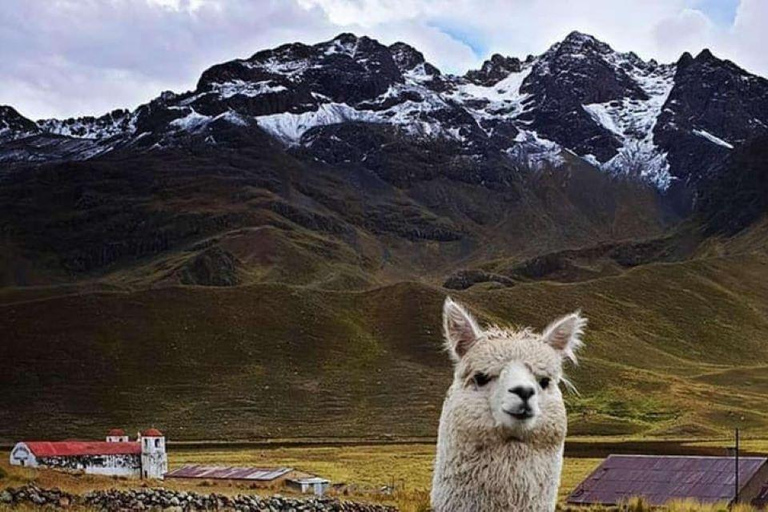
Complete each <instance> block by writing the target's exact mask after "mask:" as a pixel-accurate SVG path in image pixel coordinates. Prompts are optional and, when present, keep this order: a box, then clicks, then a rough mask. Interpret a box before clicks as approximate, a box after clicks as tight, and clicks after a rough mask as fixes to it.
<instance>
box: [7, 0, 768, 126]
mask: <svg viewBox="0 0 768 512" xmlns="http://www.w3.org/2000/svg"><path fill="white" fill-rule="evenodd" d="M571 30H580V31H582V32H587V33H590V34H592V35H594V36H596V37H598V38H599V39H602V40H603V41H605V42H607V43H609V44H611V45H612V46H613V47H614V48H616V49H618V50H621V51H628V50H633V51H635V52H636V53H638V54H639V55H640V56H642V57H644V58H650V57H654V58H656V59H657V60H661V61H664V62H671V61H674V60H676V59H677V57H678V56H679V55H680V53H682V52H683V51H685V50H688V51H690V52H691V53H694V54H696V53H697V52H698V51H699V50H701V49H702V48H705V47H709V48H711V49H712V51H713V52H714V53H715V54H716V55H718V56H720V57H724V58H729V59H731V60H733V61H735V62H736V63H738V64H739V65H741V66H742V67H745V68H746V69H748V70H749V71H752V72H754V73H758V74H761V75H763V76H768V51H765V47H766V45H768V36H767V35H766V33H767V32H768V0H483V1H482V2H481V1H477V0H0V104H10V105H13V106H14V107H16V108H17V109H18V110H19V111H20V112H21V113H22V114H24V115H26V116H28V117H30V118H33V119H38V118H44V117H69V116H78V115H89V114H102V113H104V112H107V111H109V110H112V109H114V108H120V107H128V108H134V107H136V106H137V105H139V104H141V103H143V102H146V101H148V100H150V99H151V98H153V97H155V96H157V95H158V93H160V92H161V91H163V90H173V91H177V92H178V91H185V90H189V89H192V88H194V86H195V82H196V80H197V78H198V77H199V75H200V73H201V72H202V71H203V70H205V69H206V68H207V67H208V66H210V65H212V64H215V63H218V62H222V61H226V60H230V59H233V58H240V57H248V56H250V55H251V54H253V53H255V52H256V51H258V50H260V49H264V48H269V47H272V46H276V45H278V44H282V43H286V42H293V41H303V42H306V43H314V42H318V41H322V40H326V39H330V38H332V37H333V36H335V35H336V34H338V33H339V32H354V33H357V34H359V35H361V34H366V35H369V36H371V37H375V38H377V39H379V40H381V41H382V42H386V43H391V42H394V41H397V40H402V41H405V42H408V43H410V44H412V45H414V46H415V47H417V48H418V49H420V50H421V51H422V52H424V54H425V55H426V57H427V59H428V60H430V61H431V62H432V63H434V64H435V65H437V66H438V67H439V68H441V69H442V70H443V71H447V72H453V73H463V72H464V71H466V70H467V69H469V68H473V67H477V66H478V65H479V64H480V63H482V61H483V60H484V59H485V58H487V57H488V56H490V55H491V54H493V53H502V54H505V55H514V56H521V57H524V56H525V55H527V54H529V53H533V54H538V53H541V52H542V51H544V50H545V49H546V48H547V47H548V46H549V45H551V44H552V43H554V42H556V41H557V40H559V39H561V38H562V37H564V36H565V35H566V34H567V33H568V32H570V31H571Z"/></svg>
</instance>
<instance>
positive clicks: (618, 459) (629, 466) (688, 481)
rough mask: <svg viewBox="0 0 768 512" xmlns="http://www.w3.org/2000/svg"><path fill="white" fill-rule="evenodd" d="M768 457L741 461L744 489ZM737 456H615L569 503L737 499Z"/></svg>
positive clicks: (608, 459) (741, 481) (740, 473)
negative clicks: (630, 500)
mask: <svg viewBox="0 0 768 512" xmlns="http://www.w3.org/2000/svg"><path fill="white" fill-rule="evenodd" d="M767 460H768V459H766V458H764V457H742V458H741V459H739V484H740V486H741V487H742V488H743V486H745V485H746V484H747V483H748V482H749V480H750V479H751V478H752V477H753V476H755V473H757V471H758V470H759V469H760V468H761V467H762V466H763V465H764V464H766V461H767ZM735 476H736V475H735V465H734V459H733V458H732V457H683V456H671V457H656V456H646V455H611V456H609V457H608V458H607V459H605V460H604V461H603V463H602V464H600V466H599V467H598V468H597V469H596V470H595V471H594V472H593V473H592V474H591V475H590V476H589V477H587V479H586V480H584V481H583V482H582V483H581V484H579V486H578V487H577V488H576V489H575V490H574V491H573V492H572V493H571V495H570V496H568V503H573V504H601V505H615V504H618V503H620V502H621V501H623V500H626V499H629V498H632V497H636V496H642V497H644V498H645V499H646V500H648V501H649V502H650V503H651V504H653V505H663V504H664V503H666V502H668V501H670V500H674V499H685V498H692V499H695V500H698V501H701V502H707V503H713V502H718V501H728V502H730V501H731V500H732V499H733V493H734V483H735Z"/></svg>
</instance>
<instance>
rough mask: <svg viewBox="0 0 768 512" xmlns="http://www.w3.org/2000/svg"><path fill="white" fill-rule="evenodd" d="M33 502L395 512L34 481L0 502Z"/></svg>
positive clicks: (169, 510)
mask: <svg viewBox="0 0 768 512" xmlns="http://www.w3.org/2000/svg"><path fill="white" fill-rule="evenodd" d="M21 503H31V504H35V505H39V506H41V507H46V508H50V507H53V508H68V507H70V506H72V505H80V506H86V507H92V508H93V509H95V510H106V511H119V510H150V509H151V510H158V509H159V510H164V511H166V512H186V511H192V510H237V511H238V512H261V511H264V510H268V511H271V512H288V511H297V510H301V511H305V512H396V511H397V509H396V508H394V507H390V506H386V505H374V504H367V503H355V502H351V501H341V500H338V499H335V498H287V497H283V496H279V495H276V496H270V497H260V496H256V495H250V494H249V495H245V494H241V495H237V496H234V497H231V496H225V495H223V494H198V493H195V492H185V491H173V490H168V489H162V488H142V489H136V490H115V489H112V490H109V491H94V492H90V493H88V494H85V495H82V496H79V495H74V494H69V493H66V492H63V491H61V490H59V489H41V488H39V487H37V486H35V485H27V486H24V487H19V488H9V489H6V490H4V491H0V505H4V504H5V505H11V506H13V505H16V504H21Z"/></svg>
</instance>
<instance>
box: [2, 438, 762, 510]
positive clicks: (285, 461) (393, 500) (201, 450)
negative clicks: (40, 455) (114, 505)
mask: <svg viewBox="0 0 768 512" xmlns="http://www.w3.org/2000/svg"><path fill="white" fill-rule="evenodd" d="M728 444H729V443H728V441H727V440H709V441H696V440H683V441H644V440H636V439H616V438H574V439H572V440H569V443H568V448H567V450H566V452H567V454H566V459H565V465H564V469H563V477H562V483H561V488H560V499H561V502H564V501H565V497H566V496H567V495H568V494H569V493H570V492H571V491H572V490H573V489H574V488H575V487H576V486H577V485H578V483H579V482H580V481H581V480H582V479H583V478H584V477H586V476H587V475H588V474H589V473H590V472H591V471H592V470H594V468H595V467H597V465H598V464H599V463H600V462H601V460H602V457H603V456H605V455H606V454H607V453H616V452H619V453H621V452H623V453H668V454H680V453H689V454H694V453H698V454H712V453H723V452H724V448H725V447H726V446H728ZM743 448H744V450H745V452H746V453H765V452H766V451H768V440H747V441H745V442H744V444H743ZM169 459H170V460H169V462H170V466H171V469H173V468H176V467H179V466H183V465H185V464H212V465H232V466H288V467H293V468H296V469H301V470H304V471H308V472H311V473H316V474H318V475H322V476H324V477H327V478H329V479H331V480H332V481H333V482H334V483H346V484H347V486H346V487H345V488H344V489H343V490H340V491H334V492H335V493H337V494H338V496H339V497H340V498H342V499H349V500H355V501H363V502H376V503H383V504H390V505H396V506H398V507H399V508H400V510H402V511H404V512H409V511H414V512H415V511H422V510H427V508H425V507H427V505H428V502H429V488H430V481H431V473H432V461H433V459H434V445H433V444H431V443H430V444H426V443H413V444H368V445H366V444H359V445H328V444H321V445H304V446H274V447H265V446H253V447H247V446H243V445H240V446H227V445H226V444H219V445H210V446H196V447H192V446H179V445H177V446H175V447H174V446H171V447H170V448H169ZM3 472H5V473H6V476H5V477H4V478H0V489H3V488H7V487H18V486H22V485H25V484H27V483H35V484H36V485H38V486H40V487H42V488H53V487H58V488H60V489H62V490H64V491H66V492H70V493H73V494H83V493H85V492H87V491H91V490H103V489H111V488H117V489H130V488H137V487H140V486H142V484H143V482H141V481H139V480H132V479H123V478H120V479H115V478H108V477H97V476H91V475H71V474H64V473H59V472H55V471H50V470H33V469H29V468H19V467H15V466H13V467H12V466H9V465H8V463H7V462H6V461H2V462H0V475H2V474H3ZM162 486H163V487H166V488H170V489H176V490H184V491H194V492H197V493H200V494H207V493H212V492H215V493H221V494H227V495H235V494H261V495H264V494H271V493H280V494H286V490H285V489H283V488H274V489H252V488H249V487H247V486H238V485H233V484H223V483H222V484H219V483H216V482H215V481H205V482H196V483H185V482H180V481H170V480H168V481H164V482H162ZM385 487H388V488H393V491H392V492H390V491H389V490H387V492H382V489H383V488H385ZM288 494H290V492H288ZM0 510H2V508H0ZM674 510H678V509H674ZM685 510H690V511H691V512H694V511H696V510H698V509H697V508H690V509H685Z"/></svg>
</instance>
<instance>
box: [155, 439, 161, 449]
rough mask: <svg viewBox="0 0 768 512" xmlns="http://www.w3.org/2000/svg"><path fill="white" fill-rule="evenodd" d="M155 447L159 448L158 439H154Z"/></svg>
mask: <svg viewBox="0 0 768 512" xmlns="http://www.w3.org/2000/svg"><path fill="white" fill-rule="evenodd" d="M155 448H160V440H159V439H155Z"/></svg>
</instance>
